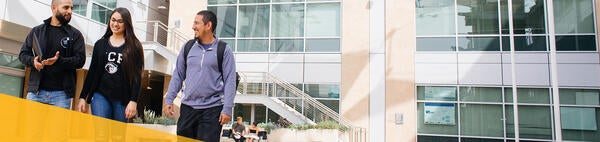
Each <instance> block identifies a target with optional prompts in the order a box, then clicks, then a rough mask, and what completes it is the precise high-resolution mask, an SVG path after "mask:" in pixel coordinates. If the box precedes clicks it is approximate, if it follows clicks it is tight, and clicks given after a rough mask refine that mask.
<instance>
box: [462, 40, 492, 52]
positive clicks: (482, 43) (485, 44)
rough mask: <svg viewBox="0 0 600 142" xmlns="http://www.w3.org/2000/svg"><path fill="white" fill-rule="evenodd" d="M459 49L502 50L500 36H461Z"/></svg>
mask: <svg viewBox="0 0 600 142" xmlns="http://www.w3.org/2000/svg"><path fill="white" fill-rule="evenodd" d="M458 47H459V51H500V37H459V38H458Z"/></svg>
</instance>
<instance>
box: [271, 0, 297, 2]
mask: <svg viewBox="0 0 600 142" xmlns="http://www.w3.org/2000/svg"><path fill="white" fill-rule="evenodd" d="M303 1H304V0H273V2H303Z"/></svg>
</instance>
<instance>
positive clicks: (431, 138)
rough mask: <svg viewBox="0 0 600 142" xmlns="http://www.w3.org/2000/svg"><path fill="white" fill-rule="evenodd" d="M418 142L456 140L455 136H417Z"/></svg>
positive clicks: (454, 141) (452, 141) (447, 141)
mask: <svg viewBox="0 0 600 142" xmlns="http://www.w3.org/2000/svg"><path fill="white" fill-rule="evenodd" d="M417 141H418V142H458V138H455V137H440V136H417Z"/></svg>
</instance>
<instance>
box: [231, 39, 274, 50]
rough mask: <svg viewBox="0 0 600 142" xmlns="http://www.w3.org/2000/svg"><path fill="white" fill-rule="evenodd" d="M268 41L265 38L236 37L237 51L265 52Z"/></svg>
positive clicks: (267, 48)
mask: <svg viewBox="0 0 600 142" xmlns="http://www.w3.org/2000/svg"><path fill="white" fill-rule="evenodd" d="M267 51H269V43H268V41H267V40H266V39H265V40H263V39H238V45H237V52H267Z"/></svg>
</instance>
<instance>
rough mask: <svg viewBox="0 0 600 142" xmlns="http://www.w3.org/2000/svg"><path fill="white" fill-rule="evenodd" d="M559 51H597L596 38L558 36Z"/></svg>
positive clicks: (587, 36)
mask: <svg viewBox="0 0 600 142" xmlns="http://www.w3.org/2000/svg"><path fill="white" fill-rule="evenodd" d="M556 50H557V51H596V36H594V35H585V36H556Z"/></svg>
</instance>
